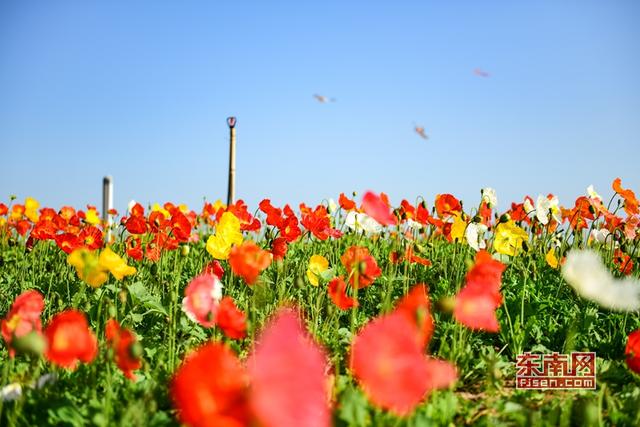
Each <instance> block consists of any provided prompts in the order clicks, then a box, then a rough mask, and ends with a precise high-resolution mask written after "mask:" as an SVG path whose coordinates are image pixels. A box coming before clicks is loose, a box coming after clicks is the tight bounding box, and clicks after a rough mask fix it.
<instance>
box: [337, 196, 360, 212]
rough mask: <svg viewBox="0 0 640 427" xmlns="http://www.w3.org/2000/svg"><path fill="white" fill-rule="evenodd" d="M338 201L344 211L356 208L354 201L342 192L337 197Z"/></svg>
mask: <svg viewBox="0 0 640 427" xmlns="http://www.w3.org/2000/svg"><path fill="white" fill-rule="evenodd" d="M338 203H339V204H340V207H341V208H342V209H344V210H345V211H350V210H353V209H355V208H356V202H354V201H353V200H351V199H349V198H347V196H345V195H344V193H340V197H338Z"/></svg>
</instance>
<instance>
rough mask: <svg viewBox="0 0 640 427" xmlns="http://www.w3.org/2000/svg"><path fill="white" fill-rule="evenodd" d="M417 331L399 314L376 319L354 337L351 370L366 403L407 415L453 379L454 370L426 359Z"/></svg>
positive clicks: (440, 362) (404, 316) (441, 363)
mask: <svg viewBox="0 0 640 427" xmlns="http://www.w3.org/2000/svg"><path fill="white" fill-rule="evenodd" d="M422 347H423V346H422V343H421V338H420V336H419V334H418V333H417V328H416V327H415V326H414V324H412V322H411V321H410V320H409V319H408V317H407V316H406V315H405V314H404V313H401V312H394V313H392V314H387V315H384V316H381V317H378V318H376V319H374V320H372V321H371V322H369V323H368V324H367V325H365V326H364V327H363V328H362V330H360V332H359V333H358V335H357V336H356V338H355V339H354V341H353V344H352V347H351V360H350V364H351V370H352V372H353V374H354V376H355V377H356V379H357V380H358V383H359V384H360V386H361V387H362V389H363V390H364V392H365V394H366V395H367V397H368V398H369V400H370V401H371V402H372V403H373V404H375V405H377V406H379V407H381V408H384V409H388V410H390V411H392V412H394V413H395V414H397V415H401V416H402V415H407V414H409V413H411V411H413V409H414V408H415V407H416V406H417V405H419V404H420V402H422V400H423V399H424V398H425V396H426V395H427V393H428V392H429V391H430V390H431V389H434V388H440V387H447V386H449V385H450V384H451V383H452V382H453V381H455V379H456V371H455V368H454V367H453V366H452V365H451V364H449V363H447V362H444V361H437V360H433V359H430V358H429V357H427V356H426V355H425V354H424V353H423V350H422Z"/></svg>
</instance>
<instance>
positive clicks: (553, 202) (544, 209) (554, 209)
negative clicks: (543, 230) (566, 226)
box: [536, 195, 562, 225]
mask: <svg viewBox="0 0 640 427" xmlns="http://www.w3.org/2000/svg"><path fill="white" fill-rule="evenodd" d="M549 212H551V216H552V217H553V219H555V220H556V221H557V222H562V217H561V216H560V203H559V202H558V198H557V197H556V196H553V197H552V198H551V199H549V198H548V197H545V196H543V195H539V196H538V200H537V201H536V217H537V218H538V221H540V223H542V224H544V225H547V224H548V223H549Z"/></svg>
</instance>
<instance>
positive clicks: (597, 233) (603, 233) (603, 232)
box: [591, 228, 611, 243]
mask: <svg viewBox="0 0 640 427" xmlns="http://www.w3.org/2000/svg"><path fill="white" fill-rule="evenodd" d="M610 234H611V233H610V232H609V230H607V229H606V228H601V229H600V230H591V238H592V239H593V240H595V241H596V242H598V243H605V242H606V241H607V237H608V236H609V235H610Z"/></svg>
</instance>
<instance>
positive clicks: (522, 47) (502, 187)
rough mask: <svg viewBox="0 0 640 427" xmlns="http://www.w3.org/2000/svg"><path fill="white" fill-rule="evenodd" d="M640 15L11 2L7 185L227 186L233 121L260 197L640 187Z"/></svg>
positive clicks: (452, 6)
mask: <svg viewBox="0 0 640 427" xmlns="http://www.w3.org/2000/svg"><path fill="white" fill-rule="evenodd" d="M639 21H640V2H638V1H634V0H629V1H623V0H619V1H610V0H600V1H590V0H580V1H557V0H551V1H539V0H536V1H490V0H486V1H478V0H473V1H405V2H403V1H371V0H369V1H345V0H342V1H327V0H323V1H300V0H298V1H286V2H285V1H255V2H247V1H226V2H213V1H189V2H178V1H165V2H162V1H108V2H92V1H86V0H84V1H63V0H60V1H12V0H3V1H0V158H1V161H0V199H2V200H4V201H5V202H6V199H8V197H9V195H10V194H16V195H18V197H19V198H21V199H23V198H24V197H26V196H32V197H35V198H37V199H38V200H40V202H41V203H42V204H45V205H50V206H53V207H59V206H61V205H63V204H71V205H74V206H76V207H82V206H84V205H86V204H87V203H90V204H95V205H98V206H99V203H100V200H101V196H100V194H101V193H100V192H101V185H102V177H103V176H104V175H106V174H111V175H113V177H114V182H115V202H116V207H117V208H119V209H121V210H122V209H123V208H124V207H125V206H126V204H127V202H128V201H129V200H131V199H135V200H138V201H141V202H143V203H146V202H161V203H162V202H164V201H173V202H185V203H188V204H190V205H195V206H194V207H195V208H198V209H199V207H200V206H201V203H202V199H203V197H207V199H209V200H215V199H216V198H222V199H223V200H224V199H225V197H226V188H227V164H228V140H227V137H228V129H227V126H226V123H225V119H226V117H227V116H230V115H235V116H237V117H238V125H237V141H238V150H237V157H238V158H237V195H238V197H240V198H244V199H245V200H246V201H247V202H248V203H249V204H250V205H251V206H252V207H255V204H256V203H257V202H258V201H259V200H261V199H262V198H263V197H271V198H272V200H273V201H274V203H278V204H280V203H284V202H292V203H297V202H299V201H306V202H308V203H316V202H319V201H321V200H322V199H323V198H325V197H334V198H337V196H338V194H339V193H340V192H341V191H343V192H347V193H349V192H351V191H353V190H356V191H359V192H361V191H363V190H366V189H372V190H375V191H385V192H387V193H388V194H389V195H390V197H391V199H392V201H393V202H394V203H397V202H399V201H400V199H401V198H409V199H410V200H414V199H415V197H416V196H418V195H423V196H424V197H425V198H426V199H427V201H428V202H429V203H430V204H431V203H433V198H434V195H435V194H437V193H444V192H449V193H453V194H455V195H457V196H459V197H461V198H463V199H465V200H467V201H468V204H475V203H477V201H478V199H479V190H480V188H481V187H483V186H490V187H494V188H495V189H496V190H497V192H498V196H499V198H500V203H499V207H500V208H507V207H508V204H507V202H511V201H513V200H521V199H522V197H523V196H524V195H526V194H529V195H531V196H533V197H534V198H535V197H536V196H537V194H539V193H544V194H547V193H549V192H552V193H554V194H556V195H558V196H559V197H560V201H561V203H563V204H572V203H573V200H574V199H575V198H576V197H577V196H578V195H581V194H583V193H584V191H585V188H586V187H587V186H588V185H589V184H594V185H595V186H596V189H597V190H598V191H600V193H602V194H603V195H610V194H611V190H610V183H611V181H612V180H613V179H614V178H615V177H618V176H620V177H621V178H622V182H623V186H625V187H631V188H632V189H634V190H636V191H637V192H638V191H640V172H639V168H638V164H639V161H640V149H639V148H640V48H639V45H638V42H639V41H640V26H639V25H638V22H639ZM476 68H481V69H482V70H486V71H487V72H489V73H490V77H488V78H484V77H480V76H477V75H474V73H473V70H474V69H476ZM314 93H318V94H322V95H325V96H327V97H334V98H336V102H333V103H326V104H321V103H319V102H317V101H316V100H314V99H313V97H312V95H313V94H314ZM414 123H415V124H418V125H423V126H424V127H425V130H426V133H427V134H428V135H429V139H428V140H427V141H425V140H423V139H421V138H420V137H419V136H418V135H417V134H416V133H415V132H414V131H413V126H414Z"/></svg>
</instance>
